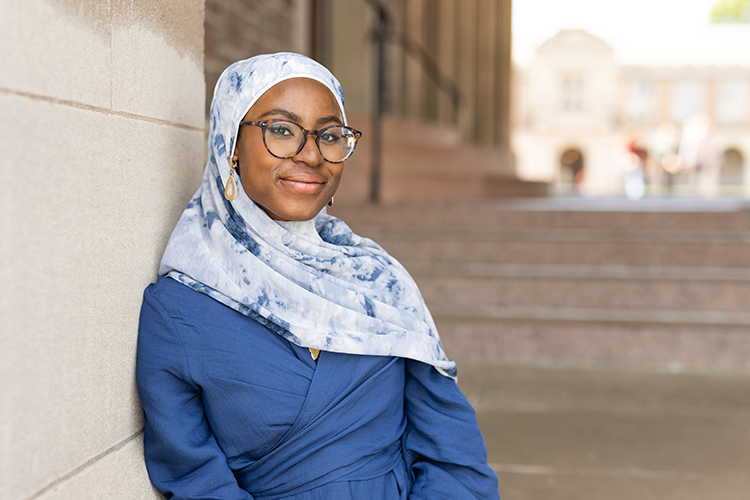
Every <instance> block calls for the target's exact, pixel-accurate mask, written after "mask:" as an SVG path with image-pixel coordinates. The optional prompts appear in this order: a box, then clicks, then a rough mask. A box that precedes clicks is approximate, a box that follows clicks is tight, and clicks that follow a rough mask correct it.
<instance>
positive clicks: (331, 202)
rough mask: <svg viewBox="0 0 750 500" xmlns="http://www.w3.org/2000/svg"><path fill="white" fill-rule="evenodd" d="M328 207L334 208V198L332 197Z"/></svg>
mask: <svg viewBox="0 0 750 500" xmlns="http://www.w3.org/2000/svg"><path fill="white" fill-rule="evenodd" d="M328 206H329V207H332V206H333V196H331V201H329V202H328Z"/></svg>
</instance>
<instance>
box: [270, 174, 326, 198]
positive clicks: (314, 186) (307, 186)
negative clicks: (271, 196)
mask: <svg viewBox="0 0 750 500" xmlns="http://www.w3.org/2000/svg"><path fill="white" fill-rule="evenodd" d="M279 181H280V182H281V183H282V184H284V185H285V186H287V187H288V188H290V189H292V190H293V191H296V192H298V193H300V194H316V193H318V192H319V191H321V190H322V189H323V187H324V186H325V185H326V179H325V178H323V177H322V176H320V175H317V174H305V173H299V174H292V175H285V176H283V177H281V178H280V179H279Z"/></svg>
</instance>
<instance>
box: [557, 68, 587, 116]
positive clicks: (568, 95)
mask: <svg viewBox="0 0 750 500" xmlns="http://www.w3.org/2000/svg"><path fill="white" fill-rule="evenodd" d="M585 93H586V82H585V80H584V78H583V77H582V76H580V75H567V76H563V77H562V78H561V79H560V95H561V99H560V109H562V110H563V111H568V112H580V111H584V110H585V109H586V102H585Z"/></svg>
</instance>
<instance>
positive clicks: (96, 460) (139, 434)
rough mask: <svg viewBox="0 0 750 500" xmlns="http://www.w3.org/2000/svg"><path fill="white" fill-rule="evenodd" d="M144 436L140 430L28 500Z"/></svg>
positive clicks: (56, 480)
mask: <svg viewBox="0 0 750 500" xmlns="http://www.w3.org/2000/svg"><path fill="white" fill-rule="evenodd" d="M142 435H143V429H139V430H138V431H136V432H135V433H134V434H132V435H130V436H128V437H126V438H125V439H124V440H122V441H120V442H119V443H117V444H116V445H114V446H112V447H110V448H108V449H106V450H104V451H103V452H101V453H99V454H98V455H96V456H95V457H94V458H91V459H89V460H87V461H86V462H84V463H82V464H81V465H79V466H78V467H76V468H75V469H73V470H72V471H70V472H68V473H67V474H65V475H64V476H62V477H59V478H57V479H55V480H54V481H52V482H51V483H49V484H48V485H47V486H45V487H44V488H42V489H41V490H39V491H37V492H36V493H34V494H32V495H31V496H30V497H27V498H26V500H34V499H35V498H39V497H40V496H42V495H43V494H44V493H47V492H48V491H50V490H51V489H53V488H56V487H57V486H59V485H61V484H62V483H64V482H65V481H67V480H69V479H72V478H73V477H74V476H76V475H77V474H78V473H80V472H82V471H83V470H85V469H87V468H88V467H90V466H91V465H94V464H95V463H96V462H98V461H99V460H101V459H103V458H104V457H106V456H108V455H111V454H112V453H114V452H116V451H118V450H120V449H121V448H123V447H124V446H125V445H127V444H128V443H130V442H131V441H133V440H135V439H137V438H138V437H140V436H142Z"/></svg>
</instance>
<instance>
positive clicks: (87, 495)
mask: <svg viewBox="0 0 750 500" xmlns="http://www.w3.org/2000/svg"><path fill="white" fill-rule="evenodd" d="M102 498H114V499H123V500H124V499H128V498H132V499H137V500H152V499H153V500H159V499H163V498H164V496H162V494H161V493H159V492H158V491H157V490H156V488H154V487H153V486H152V485H151V482H150V481H149V479H148V473H147V472H146V465H145V464H144V462H143V438H142V434H141V433H138V435H137V436H135V437H134V438H133V439H131V440H130V441H128V442H127V443H125V444H124V445H123V446H122V447H121V448H118V449H116V450H114V451H112V452H111V453H108V454H106V455H104V456H103V457H99V458H97V459H95V460H92V462H91V463H90V464H86V466H85V467H83V468H82V469H81V470H80V471H76V472H75V473H74V474H71V476H70V477H67V478H65V479H64V480H62V481H60V482H59V483H57V484H55V485H54V486H53V487H51V488H50V489H49V490H46V491H45V492H44V493H42V494H41V495H39V496H38V497H36V499H35V500H89V499H90V500H100V499H102Z"/></svg>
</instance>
